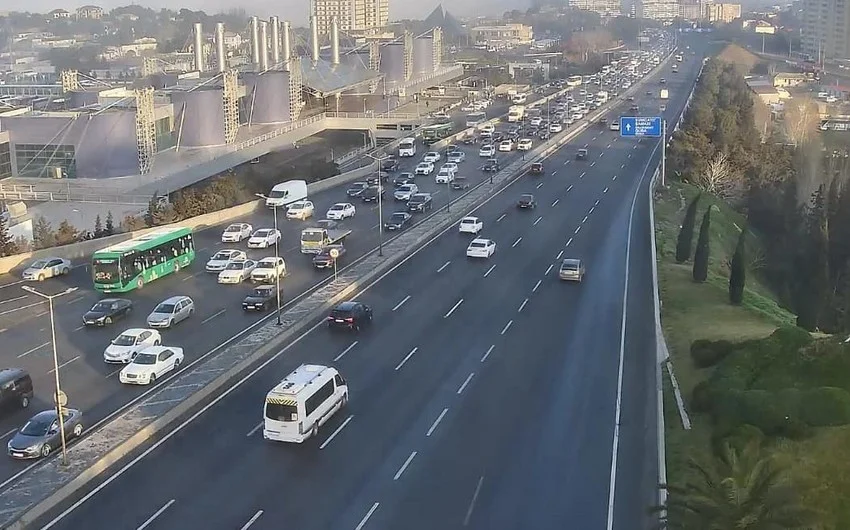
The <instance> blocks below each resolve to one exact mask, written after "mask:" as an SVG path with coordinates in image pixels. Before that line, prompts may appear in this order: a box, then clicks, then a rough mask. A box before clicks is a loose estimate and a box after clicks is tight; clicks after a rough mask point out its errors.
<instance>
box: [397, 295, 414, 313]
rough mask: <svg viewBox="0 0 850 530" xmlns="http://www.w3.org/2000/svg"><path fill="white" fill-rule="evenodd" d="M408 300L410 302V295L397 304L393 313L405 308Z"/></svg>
mask: <svg viewBox="0 0 850 530" xmlns="http://www.w3.org/2000/svg"><path fill="white" fill-rule="evenodd" d="M408 300H410V295H407V296H405V297H404V300H402V301H401V302H399V303H397V304H396V305H395V307H394V308H393V311H397V310H398V308H400V307H401V306H403V305H404V303H405V302H407V301H408Z"/></svg>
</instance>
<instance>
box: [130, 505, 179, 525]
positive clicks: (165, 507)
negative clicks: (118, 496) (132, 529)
mask: <svg viewBox="0 0 850 530" xmlns="http://www.w3.org/2000/svg"><path fill="white" fill-rule="evenodd" d="M175 502H177V500H176V499H171V500H170V501H168V502H166V503H165V505H164V506H163V507H162V508H160V509H159V510H157V511H155V512H154V513H153V515H151V516H150V517H148V518H147V520H146V521H145V522H144V523H142V524H141V525H140V526H139V527H138V528H137V529H136V530H145V528H147V527H148V526H150V525H151V523H153V521H154V519H156V518H157V517H159V516H160V515H162V512H164V511H165V510H167V509H169V508H170V507H171V505H172V504H174V503H175Z"/></svg>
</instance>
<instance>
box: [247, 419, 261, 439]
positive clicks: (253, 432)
mask: <svg viewBox="0 0 850 530" xmlns="http://www.w3.org/2000/svg"><path fill="white" fill-rule="evenodd" d="M262 428H263V422H260V423H258V424H256V425H254V427H252V428H251V430H250V431H248V434H246V435H245V438H250V437H252V436H254V435H255V434H257V431H259V430H260V429H262Z"/></svg>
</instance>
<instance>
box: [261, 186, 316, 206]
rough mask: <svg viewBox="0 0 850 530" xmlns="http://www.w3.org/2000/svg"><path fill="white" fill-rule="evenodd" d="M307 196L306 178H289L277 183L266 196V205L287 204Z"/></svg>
mask: <svg viewBox="0 0 850 530" xmlns="http://www.w3.org/2000/svg"><path fill="white" fill-rule="evenodd" d="M306 198H307V181H306V180H288V181H286V182H281V183H280V184H276V185H275V187H274V188H272V190H271V191H270V192H269V194H268V196H267V197H266V206H270V207H280V206H287V205H289V204H292V203H293V202H298V201H303V200H304V199H306Z"/></svg>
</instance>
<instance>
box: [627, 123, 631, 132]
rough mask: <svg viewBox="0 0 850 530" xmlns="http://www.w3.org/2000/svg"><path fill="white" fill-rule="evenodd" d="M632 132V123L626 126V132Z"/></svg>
mask: <svg viewBox="0 0 850 530" xmlns="http://www.w3.org/2000/svg"><path fill="white" fill-rule="evenodd" d="M631 130H632V125H631V124H630V123H627V124H626V132H628V131H631Z"/></svg>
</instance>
